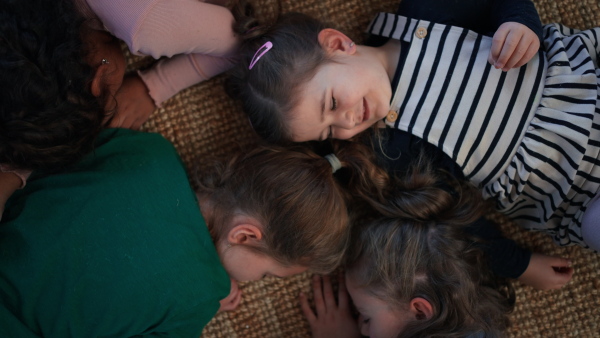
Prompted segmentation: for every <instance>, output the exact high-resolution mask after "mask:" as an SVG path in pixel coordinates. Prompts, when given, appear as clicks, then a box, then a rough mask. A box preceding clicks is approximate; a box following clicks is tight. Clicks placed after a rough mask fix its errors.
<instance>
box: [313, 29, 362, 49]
mask: <svg viewBox="0 0 600 338" xmlns="http://www.w3.org/2000/svg"><path fill="white" fill-rule="evenodd" d="M317 39H318V40H319V44H320V45H321V47H322V48H323V49H324V50H325V52H326V53H327V54H328V55H331V54H333V53H335V52H342V53H344V54H349V55H352V54H354V53H355V52H356V44H355V43H353V42H352V39H350V38H349V37H347V36H346V35H345V34H344V33H342V32H340V31H338V30H335V29H333V28H325V29H323V30H322V31H320V32H319V36H318V37H317Z"/></svg>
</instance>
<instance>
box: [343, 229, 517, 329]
mask: <svg viewBox="0 0 600 338" xmlns="http://www.w3.org/2000/svg"><path fill="white" fill-rule="evenodd" d="M466 237H467V235H466V234H465V233H464V232H463V231H462V226H461V225H460V224H457V223H453V222H451V221H449V222H423V221H416V220H411V219H401V218H395V219H391V218H380V219H376V220H374V221H371V222H367V223H366V224H363V225H361V226H359V227H357V229H356V231H355V236H353V238H352V241H351V243H352V244H351V247H350V249H349V253H350V254H349V257H348V260H347V264H348V267H347V273H349V274H351V276H352V278H353V280H355V281H356V282H355V284H357V285H359V286H360V287H362V288H365V290H367V291H368V292H370V293H371V294H372V295H373V296H375V297H377V298H380V299H382V300H384V301H387V302H392V306H393V307H397V308H402V307H405V306H406V304H408V303H409V302H410V301H411V299H414V298H415V297H421V298H424V299H426V300H427V301H428V302H429V303H430V304H431V305H432V308H433V316H432V317H431V318H429V319H422V320H414V321H412V322H411V323H410V324H409V325H408V326H407V327H405V328H404V330H403V332H402V333H400V335H399V337H464V336H467V335H469V334H472V333H476V332H485V333H486V334H487V335H488V336H492V337H493V336H497V335H501V332H502V331H503V330H505V329H506V328H507V326H508V317H507V314H508V312H510V310H511V308H512V300H511V297H512V296H511V295H510V292H511V290H512V289H510V286H509V285H508V284H506V285H505V286H506V287H507V288H508V289H504V288H503V289H501V288H500V284H499V283H498V281H496V280H495V279H494V278H493V276H491V273H490V272H489V271H488V269H487V268H486V265H485V262H484V260H483V258H482V255H483V253H482V252H481V251H480V249H478V248H477V246H475V245H473V243H474V240H473V239H469V238H466ZM505 291H506V292H505Z"/></svg>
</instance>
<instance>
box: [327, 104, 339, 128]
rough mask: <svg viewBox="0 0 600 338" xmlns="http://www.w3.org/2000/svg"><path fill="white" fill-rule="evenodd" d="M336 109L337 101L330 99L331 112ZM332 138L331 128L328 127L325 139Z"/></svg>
mask: <svg viewBox="0 0 600 338" xmlns="http://www.w3.org/2000/svg"><path fill="white" fill-rule="evenodd" d="M336 108H337V100H336V99H335V97H333V96H332V97H331V110H336ZM332 137H333V128H331V127H329V132H328V133H327V138H332Z"/></svg>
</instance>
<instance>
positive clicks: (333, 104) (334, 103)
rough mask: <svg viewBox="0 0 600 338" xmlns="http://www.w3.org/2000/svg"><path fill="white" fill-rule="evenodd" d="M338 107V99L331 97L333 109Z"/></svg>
mask: <svg viewBox="0 0 600 338" xmlns="http://www.w3.org/2000/svg"><path fill="white" fill-rule="evenodd" d="M336 108H337V100H336V99H335V97H333V96H332V97H331V110H335V109H336Z"/></svg>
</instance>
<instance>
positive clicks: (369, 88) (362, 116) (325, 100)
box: [289, 54, 392, 142]
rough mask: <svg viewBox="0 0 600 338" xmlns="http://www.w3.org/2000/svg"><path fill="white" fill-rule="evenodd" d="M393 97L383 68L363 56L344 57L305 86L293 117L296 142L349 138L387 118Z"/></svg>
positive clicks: (319, 70)
mask: <svg viewBox="0 0 600 338" xmlns="http://www.w3.org/2000/svg"><path fill="white" fill-rule="evenodd" d="M391 96H392V90H391V85H390V81H389V77H388V75H387V73H386V71H385V69H384V68H383V67H381V66H380V65H377V64H375V63H374V62H368V61H367V60H366V59H365V58H364V57H361V56H360V55H356V54H354V55H340V56H339V57H338V58H336V59H334V60H333V62H328V63H326V64H324V65H322V66H321V67H319V69H318V70H317V72H316V74H315V76H314V77H313V78H312V79H310V80H309V81H308V82H307V83H306V84H304V85H303V86H301V90H300V96H299V98H298V102H299V104H298V105H297V106H296V107H295V109H293V111H292V112H291V115H290V116H291V120H290V122H289V128H290V130H291V133H292V140H293V141H295V142H303V141H309V140H325V139H327V138H336V139H348V138H350V137H352V136H354V135H356V134H358V133H360V132H362V131H364V130H365V129H367V128H369V127H370V126H372V125H373V124H375V123H377V122H378V121H380V120H381V119H383V118H384V117H385V116H386V115H387V113H388V110H389V106H390V99H391Z"/></svg>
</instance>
